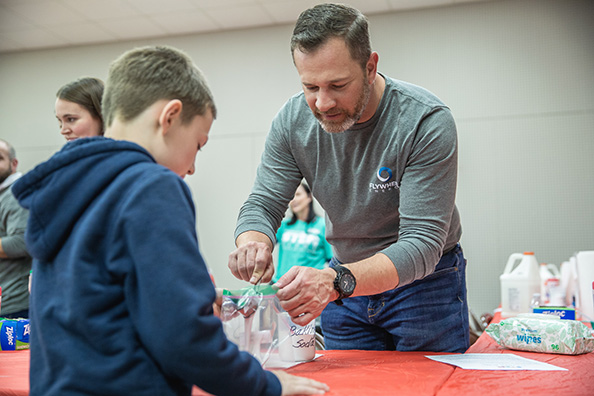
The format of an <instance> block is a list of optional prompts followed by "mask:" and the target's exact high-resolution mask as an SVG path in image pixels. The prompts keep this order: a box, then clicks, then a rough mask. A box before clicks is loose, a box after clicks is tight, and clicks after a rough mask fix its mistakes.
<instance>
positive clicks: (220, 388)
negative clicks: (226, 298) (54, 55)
mask: <svg viewBox="0 0 594 396" xmlns="http://www.w3.org/2000/svg"><path fill="white" fill-rule="evenodd" d="M102 108H103V115H104V121H105V126H106V132H105V137H89V138H86V139H77V140H75V141H73V142H70V143H68V144H66V145H65V146H64V147H63V148H62V150H61V151H59V152H58V153H56V154H55V155H54V156H53V157H52V158H50V159H49V160H48V161H47V162H45V163H42V164H40V165H38V166H37V167H36V168H35V169H33V170H32V171H31V172H29V173H28V174H26V175H25V176H23V177H22V178H21V179H20V180H19V181H18V182H17V183H16V184H15V185H14V189H13V192H14V194H15V196H16V198H17V199H18V200H19V202H20V204H21V205H22V206H24V207H25V208H28V209H29V210H30V218H29V222H28V225H27V236H26V242H27V246H28V247H29V248H30V252H31V255H32V256H33V258H34V263H33V267H34V269H33V271H34V274H35V276H34V277H33V282H32V291H31V309H30V310H31V368H30V392H31V393H30V394H31V395H32V396H35V395H75V394H77V395H83V394H84V395H108V394H120V395H189V394H190V393H191V389H192V385H193V384H195V385H197V386H199V387H200V388H202V389H203V390H205V391H207V392H209V393H212V394H215V395H281V394H283V395H290V394H296V393H299V394H315V393H323V392H324V391H325V390H326V389H327V387H326V385H324V384H321V383H319V382H316V381H313V380H311V379H306V378H300V377H295V376H292V375H289V374H287V373H284V372H282V371H281V372H274V373H273V372H270V371H265V370H264V369H263V368H262V367H261V366H260V364H259V363H258V361H257V360H256V359H255V358H253V357H252V356H250V355H249V354H247V353H245V352H240V351H239V350H238V348H237V347H236V346H235V345H234V344H233V343H231V342H229V341H228V340H227V338H226V337H225V334H224V332H223V329H222V324H221V321H220V319H219V318H217V317H216V316H215V315H214V314H213V303H214V301H215V294H216V293H215V289H214V286H213V284H212V282H211V279H210V276H209V273H208V270H207V268H206V265H205V263H204V260H203V258H202V256H201V254H200V250H199V246H198V241H197V235H196V228H195V209H194V205H193V201H192V196H191V193H190V190H189V188H188V186H187V185H186V184H185V183H184V181H183V177H184V176H185V175H187V174H192V173H194V161H195V157H196V154H197V152H198V150H199V149H200V148H201V147H202V146H204V145H205V144H206V142H207V140H208V133H209V130H210V127H211V124H212V122H213V119H214V118H215V117H216V108H215V105H214V101H213V98H212V95H211V92H210V90H209V88H208V86H207V84H206V81H205V79H204V77H203V76H202V73H201V72H200V70H199V69H198V68H197V67H196V66H195V65H194V64H193V62H192V61H191V60H190V59H189V57H187V55H185V54H184V53H182V52H180V51H179V50H176V49H173V48H170V47H143V48H137V49H134V50H131V51H128V52H126V53H124V54H123V55H122V56H120V57H119V58H118V59H117V60H115V61H114V63H112V65H111V67H110V71H109V76H108V79H107V82H106V87H105V94H104V97H103V103H102Z"/></svg>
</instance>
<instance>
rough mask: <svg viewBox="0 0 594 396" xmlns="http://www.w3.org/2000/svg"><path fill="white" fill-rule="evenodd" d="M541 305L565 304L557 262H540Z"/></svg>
mask: <svg viewBox="0 0 594 396" xmlns="http://www.w3.org/2000/svg"><path fill="white" fill-rule="evenodd" d="M540 305H541V306H556V307H558V306H565V292H564V290H563V289H562V286H561V273H560V272H559V269H558V268H557V266H556V265H555V264H546V263H541V264H540Z"/></svg>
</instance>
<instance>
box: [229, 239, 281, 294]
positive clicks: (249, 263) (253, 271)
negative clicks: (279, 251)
mask: <svg viewBox="0 0 594 396" xmlns="http://www.w3.org/2000/svg"><path fill="white" fill-rule="evenodd" d="M236 243H237V249H235V250H234V251H233V252H232V253H231V254H230V255H229V269H230V270H231V273H232V274H233V275H234V276H235V277H236V278H238V279H241V280H244V281H248V282H250V283H252V284H256V283H268V282H270V280H271V279H272V275H274V265H273V263H272V242H271V241H270V239H268V237H267V236H266V235H264V234H262V233H259V232H255V231H248V232H245V233H243V234H241V235H240V236H239V237H238V238H237V241H236Z"/></svg>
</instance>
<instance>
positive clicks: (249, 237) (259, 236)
mask: <svg viewBox="0 0 594 396" xmlns="http://www.w3.org/2000/svg"><path fill="white" fill-rule="evenodd" d="M248 242H261V243H265V244H267V245H268V247H269V248H270V251H272V249H273V248H274V246H273V245H272V241H271V240H270V238H268V236H267V235H266V234H263V233H261V232H258V231H246V232H244V233H241V234H239V236H238V237H237V239H236V240H235V246H237V247H241V246H243V245H245V244H246V243H248Z"/></svg>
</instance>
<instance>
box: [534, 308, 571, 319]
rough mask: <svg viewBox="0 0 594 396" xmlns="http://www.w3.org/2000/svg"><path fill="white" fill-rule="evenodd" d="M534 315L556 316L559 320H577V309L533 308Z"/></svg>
mask: <svg viewBox="0 0 594 396" xmlns="http://www.w3.org/2000/svg"><path fill="white" fill-rule="evenodd" d="M532 313H538V314H545V315H555V316H558V317H559V319H568V320H575V309H574V308H567V307H546V306H545V307H535V308H532Z"/></svg>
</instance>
